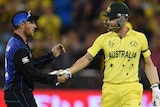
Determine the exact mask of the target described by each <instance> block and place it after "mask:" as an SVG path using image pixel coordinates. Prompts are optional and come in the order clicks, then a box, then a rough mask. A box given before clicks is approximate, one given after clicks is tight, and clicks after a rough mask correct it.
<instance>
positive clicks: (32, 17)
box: [28, 15, 39, 21]
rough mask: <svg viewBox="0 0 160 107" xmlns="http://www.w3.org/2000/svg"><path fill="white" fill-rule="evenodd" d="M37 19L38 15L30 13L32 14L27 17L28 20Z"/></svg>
mask: <svg viewBox="0 0 160 107" xmlns="http://www.w3.org/2000/svg"><path fill="white" fill-rule="evenodd" d="M38 19H39V16H38V15H34V16H33V15H32V16H30V17H29V18H28V21H32V20H33V21H37V20H38Z"/></svg>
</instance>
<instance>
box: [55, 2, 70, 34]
mask: <svg viewBox="0 0 160 107" xmlns="http://www.w3.org/2000/svg"><path fill="white" fill-rule="evenodd" d="M52 1H53V6H54V10H53V11H54V12H55V14H56V15H58V16H59V17H60V19H61V21H62V32H63V30H65V29H66V28H68V27H70V26H71V25H72V20H73V19H72V12H73V4H72V0H63V1H61V0H52Z"/></svg>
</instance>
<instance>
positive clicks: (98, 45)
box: [87, 36, 103, 57]
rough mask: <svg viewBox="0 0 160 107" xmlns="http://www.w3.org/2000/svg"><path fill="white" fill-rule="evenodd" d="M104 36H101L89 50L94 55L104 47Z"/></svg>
mask: <svg viewBox="0 0 160 107" xmlns="http://www.w3.org/2000/svg"><path fill="white" fill-rule="evenodd" d="M102 43H103V37H102V36H99V37H98V38H97V39H96V40H95V41H94V43H93V45H92V46H91V47H90V48H89V49H88V50H87V52H88V53H90V54H91V55H92V56H93V57H95V56H96V55H97V54H98V52H99V51H100V50H101V49H102Z"/></svg>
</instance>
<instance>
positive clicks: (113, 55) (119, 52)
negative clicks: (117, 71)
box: [109, 50, 137, 58]
mask: <svg viewBox="0 0 160 107" xmlns="http://www.w3.org/2000/svg"><path fill="white" fill-rule="evenodd" d="M136 55H137V54H136V52H131V51H124V50H117V51H112V52H109V57H110V58H136Z"/></svg>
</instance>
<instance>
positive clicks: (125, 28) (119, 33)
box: [117, 25, 129, 38]
mask: <svg viewBox="0 0 160 107" xmlns="http://www.w3.org/2000/svg"><path fill="white" fill-rule="evenodd" d="M128 30H129V29H128V27H127V26H126V25H124V26H123V27H122V28H121V29H120V30H119V31H118V32H117V34H118V35H119V37H120V38H123V37H125V36H126V34H127V32H128Z"/></svg>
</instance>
